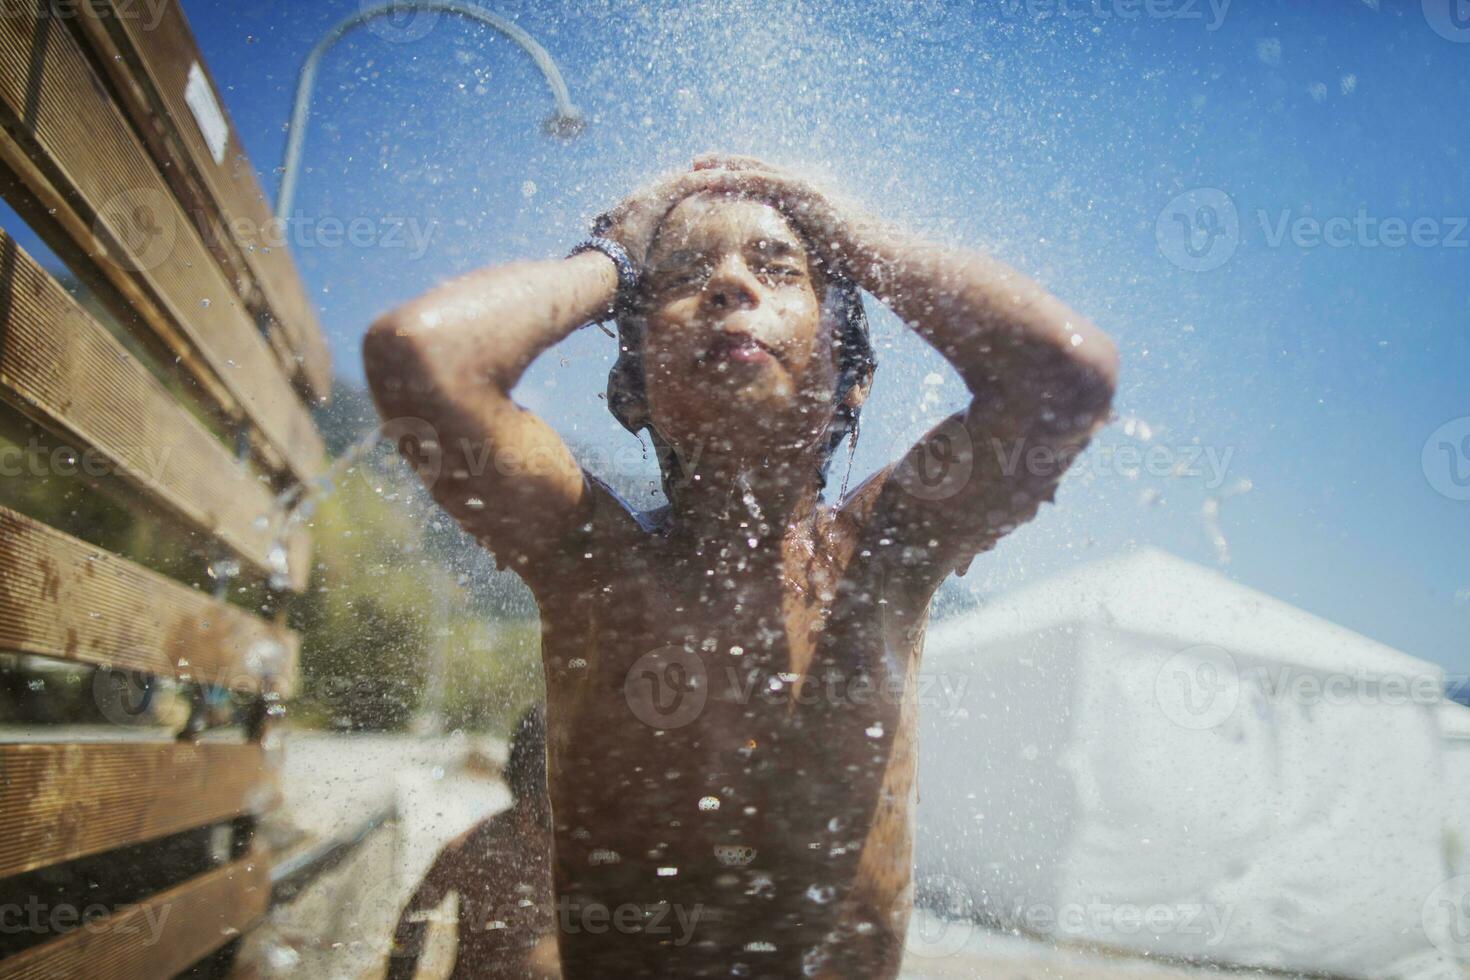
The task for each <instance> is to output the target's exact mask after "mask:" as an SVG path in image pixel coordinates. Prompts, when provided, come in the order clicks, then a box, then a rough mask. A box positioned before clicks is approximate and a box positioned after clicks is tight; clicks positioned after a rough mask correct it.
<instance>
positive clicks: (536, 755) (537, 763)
mask: <svg viewBox="0 0 1470 980" xmlns="http://www.w3.org/2000/svg"><path fill="white" fill-rule="evenodd" d="M505 781H506V783H508V784H509V785H510V793H511V796H513V797H515V799H516V800H517V801H524V800H526V799H528V798H529V797H533V796H537V795H544V794H545V793H546V712H545V709H543V708H542V706H541V705H539V704H533V705H531V707H529V708H527V709H526V711H525V713H524V714H522V715H521V718H520V721H518V722H516V729H515V732H514V733H513V734H512V735H511V737H510V758H509V759H508V760H506V763H505Z"/></svg>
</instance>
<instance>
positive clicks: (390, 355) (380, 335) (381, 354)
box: [362, 310, 421, 401]
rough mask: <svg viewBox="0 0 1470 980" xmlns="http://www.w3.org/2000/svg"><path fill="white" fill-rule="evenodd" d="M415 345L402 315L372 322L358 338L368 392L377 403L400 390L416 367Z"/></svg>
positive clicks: (395, 314)
mask: <svg viewBox="0 0 1470 980" xmlns="http://www.w3.org/2000/svg"><path fill="white" fill-rule="evenodd" d="M419 354H420V352H419V350H418V341H417V339H416V338H415V337H414V333H413V331H412V330H411V329H409V327H408V324H407V323H406V322H405V320H404V317H403V316H402V314H401V313H400V312H399V311H397V310H394V311H392V312H389V313H385V314H383V315H382V316H380V317H378V318H377V319H376V320H374V321H373V322H372V323H371V324H370V325H369V326H368V329H367V333H365V334H364V335H363V338H362V367H363V375H364V377H365V378H366V379H367V383H368V388H369V390H371V391H372V393H373V394H374V396H375V397H377V398H378V399H379V400H380V401H381V399H382V397H383V396H384V395H385V394H386V393H388V392H392V391H397V390H401V389H402V388H403V387H404V385H405V384H406V383H408V382H409V381H410V380H411V378H410V375H412V374H413V372H414V370H415V365H417V364H419V363H420V361H421V358H420V356H419Z"/></svg>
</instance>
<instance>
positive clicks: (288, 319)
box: [75, 0, 332, 398]
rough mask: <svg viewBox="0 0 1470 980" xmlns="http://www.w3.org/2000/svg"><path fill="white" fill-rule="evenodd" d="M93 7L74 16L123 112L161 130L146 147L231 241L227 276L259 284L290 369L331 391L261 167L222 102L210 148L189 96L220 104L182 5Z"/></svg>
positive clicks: (106, 2)
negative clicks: (259, 174) (259, 175)
mask: <svg viewBox="0 0 1470 980" xmlns="http://www.w3.org/2000/svg"><path fill="white" fill-rule="evenodd" d="M90 4H91V7H92V8H94V9H95V10H96V14H95V15H94V16H82V17H78V18H76V21H75V22H76V23H77V24H78V26H80V28H81V29H82V34H83V35H84V36H85V38H86V39H87V42H88V44H89V45H90V46H91V47H92V48H93V49H94V50H95V51H96V54H97V58H96V61H97V62H98V63H100V64H101V65H102V67H103V68H104V69H105V70H106V71H107V72H108V73H109V74H110V76H111V77H112V78H113V80H114V82H115V84H116V87H117V90H118V91H119V92H120V93H122V96H123V97H122V99H121V100H120V101H121V104H122V106H123V108H124V110H125V111H126V112H127V114H128V115H130V116H131V117H132V118H133V121H134V125H135V127H136V128H137V129H138V131H139V132H142V133H144V134H154V135H156V137H157V138H154V139H149V140H148V143H149V148H150V149H151V150H153V151H154V155H155V158H157V159H158V161H159V163H160V169H162V170H163V172H164V174H165V176H166V177H167V178H169V179H170V182H171V183H173V184H174V185H175V190H176V191H178V190H181V186H180V185H187V186H188V188H189V191H188V193H187V194H181V195H180V196H181V199H185V200H187V201H188V207H189V209H190V211H191V212H198V213H196V215H195V217H196V220H195V224H196V226H202V227H203V228H204V229H205V231H204V232H203V233H204V234H205V240H206V242H208V243H211V244H212V245H215V246H224V247H228V246H233V247H232V248H228V251H229V253H230V254H229V256H228V259H229V266H230V274H231V275H239V274H241V273H243V277H245V278H248V280H249V281H248V282H247V283H245V286H246V288H245V291H244V292H245V294H249V293H251V292H252V291H253V290H258V291H259V294H260V300H261V306H262V308H263V312H265V313H266V314H267V315H268V316H270V317H271V319H272V320H273V322H274V323H276V324H278V325H279V327H280V329H281V331H282V332H283V333H284V334H285V339H286V342H287V344H288V351H287V354H288V356H289V358H290V370H289V372H288V373H292V374H295V373H297V372H300V377H301V379H302V380H303V381H304V382H305V383H306V385H307V387H308V390H309V391H310V393H311V394H312V395H313V396H315V397H320V398H325V397H326V396H327V395H328V394H329V392H330V389H331V383H332V376H331V360H330V356H329V354H328V351H327V345H326V341H325V339H324V338H323V337H322V334H321V329H320V327H319V326H318V324H317V320H316V316H315V314H314V313H313V312H312V308H311V304H310V303H309V302H308V301H307V298H306V292H305V290H304V289H303V287H302V284H301V279H300V277H299V276H298V275H297V270H296V266H295V264H294V263H293V262H292V261H291V256H290V252H289V250H288V249H287V248H286V246H285V243H284V242H283V241H281V234H280V232H279V231H278V230H277V226H276V225H275V224H274V223H273V220H272V219H273V215H272V213H271V209H270V207H269V206H268V204H267V202H266V199H265V195H264V193H263V192H262V191H261V188H260V184H259V182H258V181H257V180H256V176H255V170H254V168H253V167H252V166H251V164H250V160H249V159H248V158H247V157H246V155H245V150H244V148H243V147H242V146H241V145H240V141H239V139H238V138H237V137H236V135H235V132H234V126H233V125H232V124H231V123H230V120H229V115H228V113H227V112H225V110H224V107H223V106H222V105H219V106H218V108H219V119H220V120H222V121H223V123H224V126H223V127H222V128H221V129H219V130H218V131H216V132H215V133H213V138H214V139H216V140H217V141H218V142H217V143H215V145H214V146H213V147H211V145H210V144H209V142H208V141H207V140H206V137H205V136H204V133H203V130H202V128H201V125H200V124H198V122H197V121H196V119H195V115H194V109H192V108H191V107H190V105H189V101H188V99H187V97H186V94H185V93H186V92H188V91H189V90H190V87H191V86H193V88H194V90H195V92H196V98H204V97H205V96H202V95H198V94H197V93H202V92H209V93H213V94H212V95H211V96H208V97H207V98H208V100H209V101H213V102H214V103H215V104H216V105H218V101H217V92H218V89H216V88H215V86H214V81H213V79H212V78H210V76H209V71H208V68H207V67H206V66H205V65H204V59H203V57H202V56H201V55H200V53H199V48H198V45H197V44H196V43H195V41H194V35H193V32H192V31H191V30H190V29H189V23H188V20H187V19H186V17H185V16H184V12H183V10H182V9H181V6H180V3H179V2H178V0H162V2H161V3H158V4H156V5H154V6H151V7H149V8H148V11H147V16H140V12H139V11H136V10H133V8H130V7H128V5H127V4H126V3H125V2H124V3H120V2H119V0H90ZM216 151H218V159H217V157H216ZM186 174H188V175H191V176H192V175H197V176H198V178H199V179H198V183H199V184H201V185H202V189H203V191H204V193H203V194H202V195H201V194H197V193H195V192H194V190H193V185H194V183H195V182H194V181H193V180H187V181H186V180H184V179H182V178H183V177H184V175H186ZM245 298H247V300H249V299H250V296H249V295H246V296H245Z"/></svg>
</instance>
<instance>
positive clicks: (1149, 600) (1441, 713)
mask: <svg viewBox="0 0 1470 980" xmlns="http://www.w3.org/2000/svg"><path fill="white" fill-rule="evenodd" d="M921 669H922V672H923V673H924V674H926V675H929V677H930V678H932V679H934V682H935V685H934V686H935V689H947V690H950V691H954V690H955V689H956V688H959V687H960V686H963V692H964V693H963V695H962V696H961V697H960V698H959V699H958V702H957V704H958V708H957V710H956V709H954V705H955V703H956V702H955V701H954V699H952V698H951V699H949V700H947V701H946V703H945V706H938V705H937V704H930V705H926V706H924V707H922V708H921V711H922V712H923V713H924V714H923V719H922V722H921V726H922V729H921V748H920V759H921V762H920V776H919V831H918V839H917V861H918V885H919V889H920V892H921V900H922V897H923V896H922V893H924V892H928V893H929V894H930V895H931V896H932V895H934V894H936V893H945V894H947V895H949V896H950V897H951V899H953V898H954V896H956V895H959V896H962V897H963V898H964V900H966V901H968V902H971V903H973V907H974V909H975V911H976V912H977V913H978V914H979V915H981V916H982V917H984V918H988V919H990V920H992V921H995V922H997V923H1000V924H1004V925H1008V926H1019V927H1021V928H1023V929H1026V930H1029V931H1031V932H1035V933H1039V934H1042V935H1046V936H1050V937H1054V938H1057V939H1061V940H1067V941H1076V942H1081V943H1085V944H1095V945H1102V946H1106V947H1110V948H1114V949H1119V950H1123V951H1128V952H1135V953H1147V954H1148V955H1150V956H1167V957H1180V958H1185V959H1194V960H1207V961H1211V962H1216V963H1222V964H1232V965H1236V966H1251V967H1265V968H1272V969H1278V970H1290V971H1312V972H1322V973H1329V974H1334V975H1339V976H1352V977H1374V978H1381V977H1416V978H1427V977H1450V976H1454V977H1463V975H1464V974H1463V973H1461V972H1460V970H1459V968H1458V967H1457V966H1456V964H1455V963H1454V960H1453V959H1452V958H1451V957H1452V956H1470V900H1466V899H1465V894H1466V893H1467V892H1470V879H1467V882H1466V883H1465V884H1466V888H1465V889H1464V891H1460V890H1458V886H1459V885H1460V884H1461V883H1460V882H1456V881H1450V883H1449V884H1448V885H1447V884H1446V881H1447V879H1451V877H1452V876H1453V875H1454V874H1457V873H1458V872H1460V871H1462V870H1470V858H1466V857H1464V856H1462V853H1463V850H1470V835H1467V834H1470V826H1467V824H1470V821H1467V820H1466V813H1467V811H1463V810H1461V811H1457V813H1458V817H1457V819H1456V820H1452V819H1451V817H1450V812H1451V798H1450V789H1449V788H1448V786H1447V784H1446V778H1445V768H1446V765H1447V758H1449V757H1450V755H1451V753H1454V754H1453V758H1454V760H1455V764H1456V765H1457V767H1459V766H1463V767H1464V768H1465V769H1467V770H1470V742H1464V741H1463V740H1462V741H1461V742H1456V743H1450V744H1454V745H1465V746H1466V747H1465V748H1459V749H1453V750H1449V751H1447V748H1446V744H1447V742H1446V739H1447V736H1448V734H1449V733H1447V732H1446V731H1445V726H1446V721H1445V720H1446V719H1448V720H1449V726H1450V727H1453V726H1454V725H1455V724H1458V725H1459V727H1460V728H1461V729H1463V731H1464V732H1465V733H1470V724H1466V723H1465V721H1464V720H1463V718H1464V715H1462V714H1457V713H1458V712H1462V711H1463V709H1460V708H1459V707H1458V706H1455V705H1448V706H1447V705H1446V704H1445V702H1443V700H1442V695H1441V691H1442V685H1443V674H1442V671H1441V669H1440V668H1439V667H1437V666H1435V665H1433V664H1430V663H1426V662H1423V661H1420V660H1417V659H1414V658H1412V657H1409V656H1407V655H1405V654H1403V653H1400V652H1398V651H1396V650H1392V649H1390V648H1388V647H1386V646H1383V645H1382V644H1379V643H1376V642H1374V641H1372V640H1369V639H1367V638H1365V637H1362V636H1359V635H1357V634H1356V633H1352V632H1350V631H1348V630H1346V629H1343V628H1342V627H1340V626H1336V625H1334V624H1332V623H1329V622H1326V621H1324V620H1321V619H1318V618H1316V617H1314V616H1312V615H1309V614H1308V613H1305V612H1303V611H1302V610H1300V609H1297V608H1295V607H1293V606H1290V605H1287V604H1286V603H1283V602H1280V601H1278V600H1276V599H1272V598H1270V597H1269V596H1266V595H1263V594H1261V593H1258V592H1255V591H1253V590H1251V589H1248V588H1245V587H1243V586H1240V585H1237V584H1235V583H1233V582H1231V581H1229V580H1228V579H1226V578H1224V577H1223V576H1221V575H1218V574H1216V573H1214V572H1212V571H1209V570H1207V569H1205V568H1201V567H1199V566H1197V565H1194V564H1192V563H1190V562H1186V561H1183V560H1181V559H1178V558H1175V557H1173V556H1171V555H1167V554H1164V553H1162V552H1159V551H1155V550H1142V551H1137V552H1134V553H1131V554H1127V555H1124V556H1121V557H1117V558H1113V559H1109V560H1105V561H1100V562H1097V563H1094V564H1090V565H1087V566H1084V567H1082V568H1079V569H1077V570H1075V571H1073V572H1070V573H1068V574H1065V575H1062V576H1059V577H1057V578H1055V579H1051V580H1049V581H1046V582H1043V583H1040V584H1038V585H1034V586H1031V587H1029V588H1025V589H1022V590H1020V591H1018V592H1016V593H1014V594H1012V595H1010V596H1008V597H1005V598H1003V599H1001V600H999V601H997V602H994V603H992V604H990V605H988V606H986V607H984V608H982V609H979V610H975V611H973V612H971V613H968V614H966V615H965V616H962V617H958V618H956V619H954V620H949V621H946V622H943V623H938V624H935V625H934V626H933V627H932V628H931V630H930V635H929V637H928V640H927V643H926V648H925V655H924V663H923V666H922V668H921ZM1466 714H1470V713H1466ZM1457 718H1459V719H1460V720H1459V721H1458V722H1456V721H1455V719H1457ZM1461 756H1463V757H1464V759H1463V762H1462V761H1460V757H1461ZM1460 782H1462V783H1463V782H1464V781H1463V780H1461V781H1460ZM1461 795H1463V794H1461ZM1452 823H1454V824H1456V826H1457V827H1458V828H1460V829H1459V831H1458V832H1456V831H1455V830H1452V829H1451V824H1452ZM1457 841H1458V843H1457ZM1457 865H1459V866H1457ZM1462 947H1463V948H1462Z"/></svg>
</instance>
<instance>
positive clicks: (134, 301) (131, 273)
mask: <svg viewBox="0 0 1470 980" xmlns="http://www.w3.org/2000/svg"><path fill="white" fill-rule="evenodd" d="M35 10H36V11H37V12H36V13H34V14H32V15H30V16H19V15H17V16H11V17H3V18H0V128H3V131H4V134H5V139H4V140H3V143H4V144H5V145H3V146H0V160H3V162H4V163H5V165H6V167H7V168H8V169H9V170H10V172H11V176H12V178H13V179H12V180H11V181H10V183H9V185H8V187H7V188H6V190H7V193H8V194H9V195H10V196H11V197H12V200H14V198H15V197H17V196H25V195H29V196H30V197H31V198H32V199H33V200H31V201H30V202H21V203H19V204H17V205H16V206H17V209H18V210H21V211H22V212H23V213H24V214H26V215H27V216H28V219H30V220H32V222H33V225H34V226H35V227H36V230H37V231H38V232H40V233H41V234H42V235H43V236H46V237H47V238H48V240H49V241H51V242H52V243H53V245H52V247H53V248H56V249H57V251H58V252H59V253H62V254H63V256H64V257H65V255H66V250H67V249H68V248H70V249H71V250H72V252H73V254H75V252H77V251H80V252H81V253H83V254H85V255H86V256H87V257H88V258H90V259H91V260H92V263H93V265H94V266H95V269H96V271H97V272H98V273H99V274H100V275H101V276H102V277H103V278H105V279H106V281H107V282H108V283H109V284H110V285H111V286H113V287H114V288H115V289H116V290H117V292H116V294H115V295H114V294H111V293H110V292H104V293H103V294H102V295H104V298H108V299H110V300H114V301H116V300H121V301H122V302H123V303H124V304H125V305H124V306H123V308H121V309H119V310H118V311H117V312H119V314H120V316H121V318H122V319H124V321H125V322H126V321H128V320H131V319H133V318H134V317H137V318H140V319H141V320H142V321H143V322H145V323H146V324H147V325H148V327H149V328H150V329H152V330H154V331H155V332H156V333H157V334H158V335H159V337H160V338H162V339H163V341H164V342H165V343H166V344H168V345H169V346H170V347H172V348H175V349H176V348H177V347H179V346H185V347H187V348H188V350H189V352H190V353H191V354H192V353H194V352H197V354H198V361H201V362H203V364H206V365H208V368H209V369H210V371H211V372H212V373H213V375H214V376H215V378H216V379H217V380H218V382H219V384H220V385H221V386H222V387H223V388H224V389H226V390H227V391H228V392H229V394H230V395H231V396H232V397H233V399H234V402H235V404H234V406H225V407H226V409H227V410H228V409H231V408H238V410H239V411H240V412H242V413H243V414H244V415H245V416H247V417H248V418H249V419H250V420H251V422H252V423H253V424H254V426H256V427H257V428H258V429H259V431H260V432H261V434H262V435H263V436H264V437H265V439H266V440H267V441H268V442H269V444H270V445H271V446H273V447H274V448H275V449H276V450H277V451H278V452H279V454H280V456H281V458H282V459H283V460H284V461H285V463H286V464H287V465H288V466H289V467H290V469H291V470H292V472H294V473H295V475H296V476H297V477H299V478H302V479H309V478H311V477H312V476H315V475H316V473H317V471H318V470H319V468H320V466H321V463H322V455H323V446H322V442H321V437H320V435H319V434H318V433H317V431H316V429H315V427H314V426H313V425H312V422H311V416H310V414H309V413H308V412H307V410H306V406H305V405H304V404H303V403H302V402H301V401H300V399H298V398H297V397H296V393H295V392H294V390H293V389H292V388H291V385H290V382H289V381H288V380H287V378H286V377H285V375H284V373H283V372H282V371H281V370H280V368H279V366H278V365H277V363H276V362H275V359H274V357H272V355H271V352H270V349H269V347H268V345H267V344H266V341H265V340H264V338H262V337H261V335H260V332H259V331H258V330H257V329H256V327H255V324H254V323H253V322H252V321H251V319H250V318H249V316H248V315H247V314H246V311H245V310H244V309H243V308H242V306H241V304H240V302H239V300H238V298H237V297H236V296H235V295H234V290H233V288H232V287H231V286H230V284H229V282H228V281H227V280H226V279H225V277H224V274H223V273H222V272H221V271H220V268H219V266H218V265H217V264H216V263H215V262H214V260H213V258H212V257H211V256H210V255H209V253H208V251H207V250H206V249H205V247H204V244H203V243H202V241H201V240H200V238H199V234H198V232H197V231H196V230H195V229H194V227H193V225H192V224H191V223H190V222H189V220H188V219H187V217H186V216H185V215H184V213H183V209H182V208H181V207H180V205H179V202H178V201H177V200H176V199H175V198H174V196H173V194H172V192H171V191H170V190H169V188H168V187H167V185H165V184H164V182H163V179H162V177H160V176H159V174H158V172H157V170H156V169H155V168H154V166H153V163H152V161H151V160H150V159H149V158H148V154H147V152H146V151H145V150H144V148H143V147H142V145H141V144H140V143H139V142H138V140H137V137H136V136H135V135H134V134H133V132H132V131H131V129H130V128H129V125H128V123H127V121H126V120H125V119H124V118H123V117H122V115H121V114H120V113H119V112H118V110H117V108H116V106H114V105H113V104H112V103H111V102H110V101H109V100H108V99H107V97H106V96H107V93H106V91H105V89H104V88H103V86H102V83H101V81H100V79H98V78H97V76H96V75H94V74H93V73H92V70H91V67H90V66H89V65H88V63H87V59H86V56H85V54H84V53H83V51H82V50H81V48H80V46H79V45H78V43H77V41H76V39H75V38H74V37H73V36H72V34H71V32H70V31H68V30H67V29H66V27H65V25H64V24H63V23H62V21H61V20H59V19H56V18H53V17H52V16H51V15H50V13H49V8H48V7H47V6H46V5H45V4H39V5H38V6H37V7H36V8H35ZM22 186H23V187H24V192H25V194H20V193H19V191H20V188H21V187H22ZM63 211H64V212H66V213H65V214H61V215H60V217H58V215H59V214H60V213H61V212H63ZM42 215H45V216H48V218H47V219H40V216H42ZM79 236H80V237H79ZM60 238H69V239H70V242H69V243H68V242H64V241H62V242H58V239H60ZM79 271H80V270H79ZM180 338H182V339H183V340H184V341H185V343H184V344H183V345H180V344H179V340H180ZM179 353H180V356H182V354H183V352H182V351H180V352H179Z"/></svg>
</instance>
